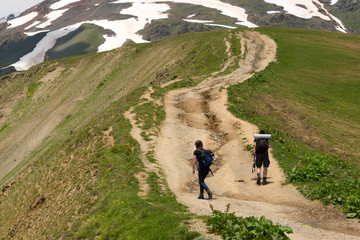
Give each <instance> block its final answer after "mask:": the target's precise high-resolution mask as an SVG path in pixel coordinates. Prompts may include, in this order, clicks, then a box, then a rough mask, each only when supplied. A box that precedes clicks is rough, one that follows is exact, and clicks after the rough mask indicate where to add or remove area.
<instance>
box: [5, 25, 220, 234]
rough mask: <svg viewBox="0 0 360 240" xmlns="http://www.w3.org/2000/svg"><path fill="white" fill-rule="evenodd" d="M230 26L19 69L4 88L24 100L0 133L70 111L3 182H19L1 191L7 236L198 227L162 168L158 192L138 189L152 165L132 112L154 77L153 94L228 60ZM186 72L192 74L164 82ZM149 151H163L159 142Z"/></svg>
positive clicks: (142, 116) (143, 117)
mask: <svg viewBox="0 0 360 240" xmlns="http://www.w3.org/2000/svg"><path fill="white" fill-rule="evenodd" d="M226 36H227V33H226V32H220V33H205V34H194V35H192V34H188V35H184V36H181V37H177V38H174V39H166V40H163V41H161V42H156V43H151V44H139V45H131V44H130V45H127V46H126V47H123V48H120V49H117V50H114V51H111V52H107V53H100V54H88V55H83V56H77V57H70V58H65V59H58V60H56V61H48V62H45V63H42V64H40V65H37V66H34V67H33V68H31V69H30V70H28V71H26V72H23V73H18V74H11V75H9V77H10V78H8V80H7V86H6V87H2V88H1V89H0V91H1V96H2V98H0V104H1V106H3V105H5V104H7V103H8V99H17V101H16V102H15V104H14V108H13V109H12V111H11V114H10V116H8V118H7V121H6V123H7V125H4V126H6V128H5V127H4V130H3V131H1V132H0V133H1V134H0V140H4V139H7V137H8V136H11V134H12V133H14V132H15V131H16V129H18V128H21V127H22V126H24V125H26V124H29V125H28V126H31V127H28V128H27V129H26V131H25V132H24V134H26V135H27V136H31V135H32V134H33V133H35V131H37V129H38V128H39V127H40V128H41V127H42V124H44V123H45V122H47V118H46V117H47V116H49V115H51V114H57V115H59V114H60V115H61V114H62V118H61V121H60V122H59V123H58V125H57V126H55V129H54V130H53V131H51V132H50V133H49V135H48V136H46V138H44V139H43V141H42V142H41V143H40V144H39V146H38V147H37V148H35V149H34V150H33V151H32V152H31V153H30V154H29V155H27V156H26V157H25V158H24V159H23V160H22V159H15V160H16V163H17V165H16V166H15V167H14V168H13V170H12V171H10V172H8V174H7V175H6V176H5V177H3V178H2V179H1V185H2V186H8V187H9V188H6V189H7V190H6V194H2V195H0V237H4V238H7V237H8V236H10V237H12V238H24V239H26V238H37V239H41V238H47V239H58V238H68V239H80V238H86V239H89V238H90V239H93V238H96V237H100V238H105V239H106V238H114V236H117V237H118V238H119V239H168V238H169V236H173V239H193V238H194V237H196V236H198V235H199V234H198V233H193V232H191V231H190V230H189V225H188V220H189V219H190V218H192V216H191V215H189V213H188V211H187V209H186V208H185V207H184V206H182V205H180V204H178V203H177V202H176V200H175V197H174V195H173V194H172V193H171V192H170V191H169V190H168V189H167V186H166V183H165V182H164V180H163V178H162V176H157V175H156V174H154V173H148V175H149V176H150V177H149V179H148V184H149V186H150V191H149V194H148V195H147V196H146V197H139V196H138V195H137V193H138V191H139V189H140V188H139V183H138V181H137V179H136V178H135V176H134V175H135V174H136V173H138V172H143V171H145V170H144V166H143V165H142V162H141V161H140V158H139V153H140V148H139V145H138V144H137V143H136V142H135V141H134V140H133V139H132V138H131V137H130V134H129V132H130V127H131V126H130V124H129V122H128V120H126V119H124V117H123V116H122V114H123V112H125V111H127V110H128V109H129V108H130V106H135V105H137V104H138V103H139V99H140V96H142V95H143V93H144V91H145V90H146V89H147V85H149V84H150V83H151V84H152V85H153V87H154V89H156V90H158V91H159V92H158V93H156V94H154V96H153V97H154V98H157V99H160V98H162V96H163V94H165V92H166V91H167V90H170V89H174V88H178V87H182V86H189V85H194V84H196V83H198V82H200V81H201V80H202V79H204V78H205V77H206V76H209V75H210V74H211V73H212V72H213V70H219V69H221V68H222V65H223V63H224V62H225V57H226V55H225V46H224V43H223V39H224V38H225V37H226ZM5 77H6V78H7V77H8V76H5ZM5 77H4V78H5ZM176 78H180V79H186V80H182V81H180V82H177V83H174V84H172V85H169V86H168V87H166V89H162V88H160V87H159V85H160V84H161V83H166V82H168V81H171V80H174V79H176ZM189 79H191V80H189ZM39 82H42V84H41V87H38V88H37V83H39ZM24 86H27V87H28V89H29V92H30V96H32V98H29V97H27V92H26V91H25V92H24ZM34 93H36V98H34V97H33V96H34ZM69 104H70V105H69ZM152 106H153V107H155V106H154V105H152ZM64 109H65V110H66V111H64ZM137 111H138V114H139V120H140V121H144V122H149V123H147V124H149V129H150V128H153V127H155V128H156V127H158V124H159V122H160V121H161V120H162V119H163V118H164V110H163V109H162V108H158V109H157V111H156V112H155V113H156V114H153V113H151V114H153V115H150V114H148V113H147V110H146V109H141V107H139V108H138V109H137ZM143 111H144V112H143ZM153 120H154V122H152V121H153ZM37 121H39V123H37ZM34 123H36V124H35V125H31V124H34ZM110 127H113V129H114V131H113V132H112V133H111V136H113V138H114V140H115V145H114V146H113V147H105V143H104V139H103V136H104V133H103V131H107V130H108V129H109V128H110ZM9 147H12V148H13V149H16V145H10V146H9ZM15 151H16V150H15ZM147 157H148V158H149V160H151V161H152V162H154V161H155V160H154V159H153V153H152V152H149V153H148V154H147ZM164 187H165V188H164ZM144 229H147V230H146V231H144ZM149 233H150V234H149Z"/></svg>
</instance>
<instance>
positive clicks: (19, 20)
mask: <svg viewBox="0 0 360 240" xmlns="http://www.w3.org/2000/svg"><path fill="white" fill-rule="evenodd" d="M37 15H38V13H37V12H31V13H28V14H26V15H24V16H22V17H18V18H15V19H12V20H10V21H8V24H10V26H8V28H15V27H18V26H21V25H24V24H25V23H27V22H29V21H31V20H33V19H34V18H35V17H36V16H37Z"/></svg>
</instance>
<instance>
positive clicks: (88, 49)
mask: <svg viewBox="0 0 360 240" xmlns="http://www.w3.org/2000/svg"><path fill="white" fill-rule="evenodd" d="M105 33H106V31H105V30H104V29H102V28H100V27H98V26H96V25H93V24H83V25H82V26H80V27H79V29H77V30H75V31H74V32H72V33H70V34H68V35H66V36H65V37H62V38H59V39H58V40H57V41H56V44H55V46H54V47H53V48H51V49H50V50H49V51H47V53H46V54H47V55H48V56H49V59H51V60H52V59H58V58H65V57H70V56H77V55H82V54H87V53H96V52H97V51H98V47H99V46H100V45H101V44H102V43H103V42H104V41H105V40H104V38H103V35H104V34H105Z"/></svg>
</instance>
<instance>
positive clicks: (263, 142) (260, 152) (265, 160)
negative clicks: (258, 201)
mask: <svg viewBox="0 0 360 240" xmlns="http://www.w3.org/2000/svg"><path fill="white" fill-rule="evenodd" d="M259 133H260V134H265V131H264V130H260V132H259ZM269 147H271V144H270V139H261V138H260V139H254V151H253V152H254V162H255V165H256V168H257V180H256V183H257V185H260V181H261V166H264V171H263V181H262V184H263V185H266V184H268V182H267V181H266V177H267V172H268V167H269V165H270V160H269V153H268V149H269Z"/></svg>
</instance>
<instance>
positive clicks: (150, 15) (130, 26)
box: [11, 0, 346, 70]
mask: <svg viewBox="0 0 360 240" xmlns="http://www.w3.org/2000/svg"><path fill="white" fill-rule="evenodd" d="M78 1H80V0H61V1H59V2H56V3H54V4H52V5H51V9H54V10H55V11H52V12H50V13H49V14H48V15H46V18H47V21H46V22H44V23H41V24H39V23H38V22H35V23H33V24H31V25H30V26H28V27H27V29H29V28H31V27H34V26H36V27H37V28H45V27H47V26H49V25H51V23H52V22H53V21H54V20H56V19H57V18H59V17H61V16H62V15H63V14H64V13H65V12H66V11H67V10H68V9H67V8H66V9H60V8H63V7H65V6H67V5H69V4H71V3H74V2H78ZM264 1H265V2H267V3H271V4H275V5H277V6H281V7H283V9H284V11H285V12H286V13H287V14H292V15H294V16H297V17H300V18H304V19H309V18H312V17H319V18H322V19H324V20H327V21H330V20H334V21H335V22H336V23H337V26H335V28H336V29H337V30H338V31H341V32H346V28H345V27H344V25H343V24H342V23H341V21H340V20H339V19H337V18H336V17H334V16H332V15H331V14H330V13H329V12H327V11H326V9H325V8H324V4H322V3H320V2H319V0H264ZM170 2H173V3H186V4H193V5H201V6H204V7H208V8H213V9H217V10H219V11H220V12H221V13H222V14H223V15H226V16H229V17H233V18H235V19H237V20H238V22H237V23H236V24H238V25H243V26H246V27H251V28H252V27H258V26H257V25H256V24H254V23H251V22H249V21H247V17H248V15H247V13H246V11H245V9H243V8H240V7H237V6H233V5H230V4H228V3H224V2H221V1H219V0H191V1H190V0H116V1H113V2H110V3H109V4H119V3H131V4H132V6H131V7H129V8H126V9H123V10H122V11H121V12H120V14H127V15H131V16H134V17H131V18H129V19H125V20H116V21H109V20H105V19H104V20H97V21H85V22H80V23H77V24H74V25H71V26H68V27H66V28H62V29H59V30H56V31H52V32H49V33H48V34H47V35H46V36H45V37H44V38H43V39H42V40H41V41H40V42H39V43H38V44H37V45H36V47H35V49H34V50H33V51H32V52H30V53H28V54H26V55H25V56H23V57H22V58H21V59H20V60H19V61H18V62H16V63H14V64H12V65H11V66H14V67H15V69H16V70H27V69H28V68H30V67H31V66H33V65H35V64H38V63H41V62H42V61H43V60H44V57H45V53H46V51H47V50H49V49H51V48H52V47H53V46H54V45H55V43H56V40H57V39H58V38H60V37H63V36H65V35H66V34H68V33H70V32H72V31H74V30H76V29H77V28H78V27H80V25H81V24H83V23H91V24H96V25H98V26H100V27H102V28H104V29H110V30H111V31H113V32H114V35H112V36H108V35H104V36H103V37H104V38H105V42H104V43H103V44H102V45H100V46H99V48H98V52H103V51H108V50H112V49H114V48H118V47H121V46H122V45H123V44H124V43H125V42H126V40H128V39H129V40H132V41H134V42H135V43H144V42H147V41H146V40H144V39H142V36H140V35H139V34H137V32H138V31H139V30H142V29H143V28H144V27H145V26H146V24H149V23H151V21H152V20H156V19H165V18H167V17H168V15H167V14H166V11H168V10H170V6H169V5H168V4H166V3H170ZM336 2H337V1H334V0H333V1H332V2H331V3H332V4H335V3H336ZM315 3H316V4H315ZM317 6H319V7H320V9H321V10H323V11H325V13H326V14H324V13H322V12H320V11H319V8H318V7H317ZM57 9H60V10H57ZM274 13H279V11H268V14H274ZM189 14H190V15H189V16H188V19H184V21H187V22H197V23H202V24H205V25H210V26H220V27H224V28H229V29H232V28H235V27H233V26H226V25H222V24H215V23H213V22H214V21H211V20H197V19H189V18H193V17H195V16H196V15H195V14H191V13H189ZM25 17H26V18H25ZM31 17H32V18H31ZM34 17H35V15H34V13H32V15H30V14H28V15H26V16H23V17H21V18H17V19H14V21H13V22H12V23H13V25H12V26H14V24H25V23H26V22H27V21H30V20H31V19H33V18H34ZM30 18H31V19H30ZM29 19H30V20H29ZM15 20H16V21H15ZM39 32H44V31H39ZM39 32H26V34H27V35H29V36H32V35H35V34H37V33H39Z"/></svg>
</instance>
